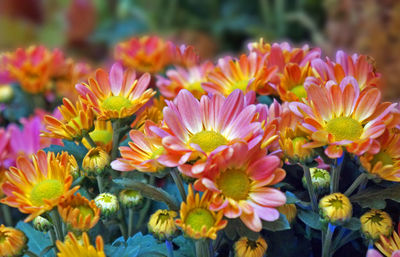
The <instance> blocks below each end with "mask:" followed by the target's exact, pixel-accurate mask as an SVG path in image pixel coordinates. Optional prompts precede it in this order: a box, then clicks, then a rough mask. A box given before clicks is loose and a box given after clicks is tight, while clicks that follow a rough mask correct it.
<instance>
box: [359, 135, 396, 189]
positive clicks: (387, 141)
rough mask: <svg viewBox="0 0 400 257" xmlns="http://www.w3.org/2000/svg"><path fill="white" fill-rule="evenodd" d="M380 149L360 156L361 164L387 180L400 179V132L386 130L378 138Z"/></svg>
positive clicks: (368, 170)
mask: <svg viewBox="0 0 400 257" xmlns="http://www.w3.org/2000/svg"><path fill="white" fill-rule="evenodd" d="M378 141H379V143H380V150H379V152H378V153H376V154H371V153H365V154H363V155H361V156H360V163H361V166H362V167H363V168H364V169H365V170H366V171H367V172H369V173H371V174H375V175H376V176H378V177H380V178H382V179H384V180H389V181H395V182H399V181H400V134H399V133H392V132H389V131H388V130H386V131H385V133H384V134H383V135H382V136H381V137H380V138H379V139H378Z"/></svg>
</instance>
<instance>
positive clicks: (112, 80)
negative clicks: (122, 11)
mask: <svg viewBox="0 0 400 257" xmlns="http://www.w3.org/2000/svg"><path fill="white" fill-rule="evenodd" d="M0 60H1V62H0V74H1V78H2V79H3V80H4V81H8V82H7V83H10V81H15V82H16V83H18V84H19V86H20V87H21V88H22V89H23V90H25V91H26V92H28V93H32V94H43V95H44V97H46V98H47V99H51V98H52V97H53V98H54V97H56V96H57V95H55V93H54V92H57V93H59V94H60V95H61V96H67V97H65V98H64V99H63V100H62V105H61V106H60V107H59V108H58V110H59V113H57V114H54V115H50V114H42V113H41V114H40V116H39V117H35V118H29V119H24V120H23V121H21V124H22V125H23V126H24V129H23V130H22V131H21V130H19V128H18V127H16V126H15V125H9V126H8V128H7V130H1V131H0V143H1V144H0V149H2V151H1V152H2V155H1V157H2V158H1V160H2V162H3V165H2V170H3V171H4V172H3V173H1V175H0V181H1V182H2V187H1V191H0V192H1V193H2V194H4V196H5V197H4V198H3V199H2V200H1V203H3V204H6V205H8V206H11V207H15V208H18V209H19V211H20V212H22V213H25V214H28V216H27V217H26V219H25V222H29V221H32V220H33V223H34V225H35V228H37V229H39V230H41V231H50V233H52V234H53V237H54V238H56V239H58V240H59V241H58V242H57V248H58V250H59V253H58V256H79V254H80V255H82V252H87V253H88V254H87V256H105V253H104V251H103V241H102V239H101V237H100V236H99V237H98V238H97V240H96V243H97V248H94V247H93V246H90V243H89V239H88V236H87V234H86V232H87V231H89V230H90V229H91V228H93V227H94V226H95V225H96V224H97V223H98V222H99V221H100V220H101V219H100V218H102V221H101V222H103V223H104V224H107V222H106V220H111V219H113V217H115V215H119V216H118V219H117V220H119V222H120V223H121V224H120V227H121V234H122V235H123V236H124V237H125V238H126V237H128V236H132V235H133V232H132V231H133V229H132V228H131V224H129V225H126V219H125V217H124V215H121V213H123V212H124V209H128V210H129V211H130V214H131V211H132V213H133V211H134V210H138V209H140V204H141V202H142V200H143V196H144V197H150V198H152V199H156V200H159V199H160V198H157V196H159V195H160V190H158V189H157V188H156V187H154V186H153V185H154V180H155V178H157V179H158V180H159V181H163V180H165V179H166V175H171V177H172V179H173V181H174V182H175V184H176V187H177V188H178V190H179V192H180V195H181V198H182V202H181V205H180V208H179V207H178V206H176V204H175V203H174V201H173V200H171V199H169V198H168V196H165V194H164V195H163V197H164V198H166V199H164V200H165V202H166V203H167V204H168V206H169V210H162V209H160V210H158V211H156V212H155V213H154V214H153V215H152V216H151V217H150V219H149V223H148V230H149V232H151V233H152V234H153V235H154V236H155V237H156V238H158V239H159V240H165V241H166V242H167V248H168V251H172V252H173V249H172V244H171V240H172V239H173V238H174V237H175V236H176V235H177V233H178V231H179V230H180V231H182V232H183V233H184V235H186V236H187V237H189V238H192V239H194V240H195V242H196V251H197V255H198V256H209V254H211V253H210V252H212V250H211V251H210V250H209V249H208V247H209V243H208V242H207V241H206V240H204V239H212V240H216V239H217V237H218V236H221V235H220V233H219V234H218V231H220V230H223V229H224V228H226V227H227V226H228V223H229V222H231V220H233V219H237V218H239V219H240V221H241V222H242V223H243V224H244V225H245V226H246V227H247V229H249V230H251V231H253V232H260V231H261V230H262V229H263V224H264V223H265V222H267V223H271V222H274V221H276V220H278V219H280V217H281V214H284V215H286V219H287V220H288V221H289V222H293V220H294V219H295V216H296V205H295V204H293V203H287V202H288V201H287V197H286V195H285V193H284V192H282V191H281V190H280V187H281V186H282V183H280V182H282V180H283V179H284V178H285V176H286V171H285V170H284V169H283V168H282V167H287V166H289V165H298V166H300V167H302V168H303V169H304V184H305V187H306V188H307V191H308V193H309V198H310V204H309V206H308V207H307V206H306V207H305V209H307V208H308V209H311V210H312V211H314V212H316V213H319V212H320V214H321V217H322V218H323V219H325V221H326V224H325V223H324V224H325V225H326V226H327V229H322V231H323V233H325V232H326V235H324V236H323V237H322V238H323V242H322V244H323V247H322V249H323V253H322V255H323V256H324V257H327V256H332V254H333V251H332V249H331V248H330V242H331V239H332V237H333V235H334V230H335V227H337V226H341V225H343V224H345V223H346V222H348V221H349V220H350V218H351V217H352V204H351V202H350V200H349V198H348V196H350V195H351V194H352V193H353V192H354V189H356V188H357V187H358V186H359V185H360V184H361V185H362V184H363V183H364V185H365V184H366V183H367V181H368V179H371V180H372V179H375V180H378V179H379V180H386V181H393V182H399V181H400V167H399V165H400V134H399V132H398V128H399V125H400V120H399V119H400V112H399V109H398V108H397V106H396V104H395V103H390V102H382V101H381V92H380V89H379V86H380V75H379V74H378V73H377V72H376V71H375V67H374V66H373V64H372V63H371V61H370V60H369V59H368V58H367V57H366V56H363V55H356V54H355V55H353V56H348V55H347V54H346V53H344V52H342V51H338V52H337V55H336V60H335V61H333V60H331V59H329V58H326V59H322V58H321V51H320V49H317V48H309V47H308V46H304V47H302V48H293V47H291V46H290V45H289V44H287V43H282V44H272V45H271V44H268V43H265V42H263V40H260V41H259V42H252V43H250V44H249V45H248V53H247V54H243V55H241V56H239V57H237V58H236V57H229V56H226V57H223V58H220V59H219V60H218V61H217V62H216V63H213V62H211V61H201V60H200V57H199V56H198V55H197V54H196V51H195V49H194V48H193V47H191V46H184V45H183V46H175V45H174V44H173V43H171V42H166V41H163V40H162V39H160V38H158V37H141V38H133V39H131V40H128V41H126V42H122V43H119V44H118V45H117V46H116V50H115V60H116V62H115V63H114V64H113V65H112V67H111V68H110V70H109V72H107V71H105V70H103V69H98V70H96V71H95V72H91V71H90V68H88V66H85V65H82V64H75V63H73V62H72V61H66V60H65V59H64V58H63V57H62V55H61V53H60V52H58V51H53V52H50V51H48V50H46V49H44V48H42V47H35V48H29V49H27V50H22V49H19V50H17V51H16V52H14V53H11V54H4V56H3V58H2V59H0ZM83 67H84V68H83ZM167 67H168V68H167ZM165 69H167V71H166V72H165V74H163V73H162V72H163V71H164V70H165ZM78 81H81V82H79V83H77V84H76V86H75V88H76V91H75V90H73V89H72V88H73V86H74V85H75V83H76V82H78ZM82 81H86V82H82ZM55 87H56V89H55ZM156 88H157V89H158V91H159V93H160V94H158V95H157V96H156V90H155V89H156ZM271 99H273V100H271ZM267 100H268V101H269V103H268V104H267V103H266V101H267ZM38 131H42V132H41V137H40V138H39V135H38V133H39V132H38ZM18 133H19V134H18ZM17 134H18V135H17ZM127 135H129V137H126V136H127ZM60 140H63V142H64V143H61V141H60ZM20 141H21V142H20ZM68 141H71V142H74V145H75V146H76V147H77V148H78V147H82V146H84V147H86V148H87V151H86V153H85V154H84V156H77V154H76V153H75V154H74V153H73V152H68V151H62V152H57V153H56V152H52V151H51V150H47V151H46V152H45V151H43V150H39V149H42V148H45V147H48V146H50V145H54V144H59V145H60V147H62V145H63V144H64V145H65V142H68ZM27 142H29V143H27ZM31 144H32V146H30V145H31ZM20 145H21V148H18V147H19V146H20ZM27 145H29V147H28V146H27ZM3 149H12V151H11V152H12V153H14V154H12V155H9V154H3V153H8V152H9V151H8V150H3ZM47 149H51V147H50V148H47ZM21 151H23V152H24V153H23V154H22V153H21ZM346 153H347V154H348V155H349V156H351V157H354V158H356V159H357V160H358V161H359V163H360V166H361V167H362V168H363V172H362V173H361V175H360V177H359V178H357V179H356V180H355V181H354V183H353V185H352V186H351V187H350V188H348V190H347V191H346V192H344V193H340V192H339V182H340V170H341V164H342V161H343V157H344V155H345V154H346ZM78 155H79V154H78ZM80 157H81V158H80ZM10 158H11V159H12V160H13V161H11V162H10V161H9V159H10ZM6 163H7V164H6ZM10 165H12V167H10ZM283 165H285V166H283ZM330 166H331V168H330V173H329V172H328V171H327V170H326V169H328V167H330ZM134 171H138V172H141V173H144V174H145V178H146V179H149V180H150V181H149V182H147V181H144V182H143V181H137V180H133V179H128V176H129V173H132V172H134ZM121 172H122V173H121ZM125 172H126V173H125ZM135 173H137V172H135ZM126 174H128V175H126ZM83 178H84V179H87V180H89V181H90V182H91V184H90V183H86V182H85V181H84V179H83ZM121 178H122V179H121ZM118 181H120V182H121V181H122V182H121V183H120V184H119V186H120V185H121V184H122V185H126V188H121V187H119V186H118V185H117V184H118ZM88 184H89V185H88ZM93 184H95V185H97V187H96V188H95V189H93V187H90V185H93ZM185 184H188V186H187V189H186V188H185ZM360 188H362V187H360ZM82 189H86V191H82ZM122 189H123V190H122ZM78 190H79V191H78ZM157 190H158V191H157ZM77 191H78V192H80V193H76V192H77ZM186 191H187V192H188V194H187V195H186ZM83 192H85V193H86V195H85V194H84V193H83ZM327 192H329V193H328V194H327ZM117 194H119V196H118V197H116V196H115V195H117ZM84 195H85V196H84ZM142 195H143V196H142ZM318 196H321V199H320V201H319V206H318V202H317V198H318ZM92 198H93V199H94V200H89V199H92ZM161 198H162V197H161ZM120 204H121V205H122V207H123V208H121V207H120V206H119V205H120ZM177 211H179V215H178V213H177ZM129 216H131V215H129ZM132 216H133V215H132ZM178 216H179V217H178ZM130 218H131V217H130ZM360 219H361V224H362V231H363V232H364V234H365V235H366V237H367V238H369V239H371V240H372V241H375V242H376V246H377V248H378V249H379V250H380V251H381V252H382V253H383V254H385V255H386V256H395V255H396V251H398V250H399V249H400V244H399V243H398V242H399V237H398V234H397V233H396V232H393V239H388V238H387V237H390V236H391V234H392V230H393V228H392V227H393V224H392V220H391V218H390V216H389V215H388V214H387V213H386V212H384V211H381V210H374V209H373V210H370V211H368V212H366V213H365V214H364V215H363V216H362V217H361V218H360ZM62 223H65V224H66V225H67V226H66V227H67V230H68V231H69V232H70V233H69V234H68V235H69V236H68V238H67V239H65V240H64V236H65V234H66V230H65V229H63V226H62ZM129 223H131V220H129ZM127 227H128V231H127V229H126V228H127ZM80 236H81V237H82V238H83V243H80V242H79V239H77V237H80ZM62 241H64V243H62ZM25 245H26V238H25V236H24V234H23V233H21V232H20V231H19V230H15V229H13V228H10V227H5V226H1V227H0V255H1V256H18V255H19V254H23V253H24V252H25V251H27V250H26V247H25ZM233 250H234V252H235V256H254V257H261V256H263V255H264V254H265V252H266V251H267V243H266V241H265V239H264V237H263V236H262V235H261V234H260V236H259V237H258V238H255V239H254V238H247V237H242V238H240V239H239V240H238V241H237V242H236V243H235V246H234V249H233ZM73 253H75V255H71V254H73ZM77 253H79V254H77ZM369 254H379V253H378V252H377V251H376V250H371V251H370V252H369ZM392 254H393V255H392ZM397 254H398V253H397ZM82 256H83V255H82Z"/></svg>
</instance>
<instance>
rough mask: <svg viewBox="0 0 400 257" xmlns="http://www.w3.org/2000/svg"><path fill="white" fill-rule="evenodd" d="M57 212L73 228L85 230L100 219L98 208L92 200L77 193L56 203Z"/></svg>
mask: <svg viewBox="0 0 400 257" xmlns="http://www.w3.org/2000/svg"><path fill="white" fill-rule="evenodd" d="M58 213H60V216H61V218H62V219H63V220H64V222H65V223H66V224H68V225H69V226H70V227H71V228H72V229H73V230H77V231H87V230H89V229H91V228H92V227H94V226H95V225H96V224H97V222H98V221H99V219H100V209H99V208H98V207H97V206H96V204H95V203H94V201H93V200H91V201H89V200H88V199H86V198H85V197H83V196H81V195H80V194H79V193H78V194H76V195H72V196H70V197H69V198H67V199H66V200H65V201H64V202H62V203H61V204H60V205H58Z"/></svg>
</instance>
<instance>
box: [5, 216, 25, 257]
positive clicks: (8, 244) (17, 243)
mask: <svg viewBox="0 0 400 257" xmlns="http://www.w3.org/2000/svg"><path fill="white" fill-rule="evenodd" d="M27 242H28V239H27V237H26V236H25V234H24V233H23V232H22V231H20V230H18V229H15V228H11V227H6V226H4V225H3V224H1V225H0V256H4V257H17V256H22V255H23V254H24V251H25V250H26V249H27V248H28V247H27V245H26V244H27Z"/></svg>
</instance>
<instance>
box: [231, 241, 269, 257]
mask: <svg viewBox="0 0 400 257" xmlns="http://www.w3.org/2000/svg"><path fill="white" fill-rule="evenodd" d="M234 248H235V257H247V256H252V257H263V256H264V254H265V252H266V251H267V249H268V244H267V242H266V241H265V240H264V238H262V237H258V239H257V240H255V241H254V240H251V239H249V238H247V237H241V238H240V239H239V240H238V241H237V242H236V243H235V246H234Z"/></svg>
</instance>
